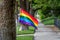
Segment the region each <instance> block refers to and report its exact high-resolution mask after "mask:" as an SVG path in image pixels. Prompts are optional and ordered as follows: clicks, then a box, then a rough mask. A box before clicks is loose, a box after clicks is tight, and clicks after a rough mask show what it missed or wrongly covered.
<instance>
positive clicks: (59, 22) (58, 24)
mask: <svg viewBox="0 0 60 40" xmlns="http://www.w3.org/2000/svg"><path fill="white" fill-rule="evenodd" d="M54 25H55V26H56V27H58V28H59V29H60V19H57V18H54Z"/></svg>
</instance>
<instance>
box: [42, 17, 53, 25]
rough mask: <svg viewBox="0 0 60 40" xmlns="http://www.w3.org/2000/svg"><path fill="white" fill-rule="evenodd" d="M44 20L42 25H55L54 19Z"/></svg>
mask: <svg viewBox="0 0 60 40" xmlns="http://www.w3.org/2000/svg"><path fill="white" fill-rule="evenodd" d="M43 20H44V21H43V22H42V23H43V24H45V25H54V18H51V17H49V18H45V19H43Z"/></svg>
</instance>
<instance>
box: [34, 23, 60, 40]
mask: <svg viewBox="0 0 60 40" xmlns="http://www.w3.org/2000/svg"><path fill="white" fill-rule="evenodd" d="M34 40H60V34H58V33H56V32H54V31H52V30H51V28H47V27H45V25H44V24H42V23H40V24H39V26H38V30H36V32H35V34H34Z"/></svg>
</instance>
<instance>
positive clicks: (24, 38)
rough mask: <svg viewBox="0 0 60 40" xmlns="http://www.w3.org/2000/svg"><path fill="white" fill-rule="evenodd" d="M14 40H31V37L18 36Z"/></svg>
mask: <svg viewBox="0 0 60 40" xmlns="http://www.w3.org/2000/svg"><path fill="white" fill-rule="evenodd" d="M16 40H33V36H19V37H16Z"/></svg>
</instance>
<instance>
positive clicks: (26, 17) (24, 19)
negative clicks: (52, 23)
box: [19, 9, 38, 29]
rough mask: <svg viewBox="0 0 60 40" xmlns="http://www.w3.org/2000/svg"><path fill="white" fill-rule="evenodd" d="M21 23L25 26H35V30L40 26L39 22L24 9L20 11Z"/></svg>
mask: <svg viewBox="0 0 60 40" xmlns="http://www.w3.org/2000/svg"><path fill="white" fill-rule="evenodd" d="M19 22H20V23H21V24H24V25H28V26H33V27H34V28H35V29H37V26H38V20H37V19H36V18H34V17H33V16H32V15H31V14H30V13H28V12H27V11H26V10H24V9H20V19H19Z"/></svg>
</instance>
